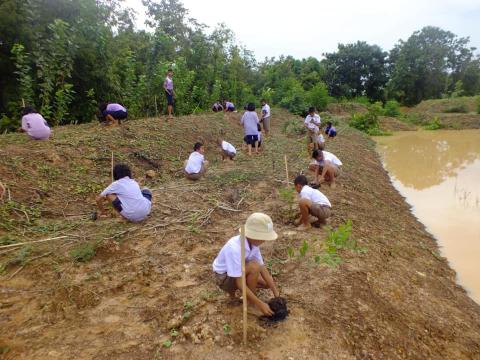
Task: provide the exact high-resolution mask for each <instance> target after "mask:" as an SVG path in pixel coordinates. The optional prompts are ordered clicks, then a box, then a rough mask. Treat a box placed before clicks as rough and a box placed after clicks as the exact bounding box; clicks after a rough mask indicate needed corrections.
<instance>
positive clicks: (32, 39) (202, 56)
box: [0, 0, 480, 132]
mask: <svg viewBox="0 0 480 360" xmlns="http://www.w3.org/2000/svg"><path fill="white" fill-rule="evenodd" d="M143 4H144V5H145V7H146V9H147V25H148V28H149V29H151V30H148V31H146V30H139V29H137V28H136V27H135V25H134V24H135V14H134V11H133V10H132V9H128V8H127V9H126V8H125V7H124V6H123V4H122V2H121V0H120V1H119V0H76V1H72V0H3V1H2V2H1V3H0V18H1V19H2V21H1V22H0V131H1V132H5V131H13V130H15V129H16V128H18V126H19V124H20V108H21V106H22V102H23V101H24V102H25V103H27V104H31V105H33V106H35V107H36V108H37V109H38V110H39V111H40V112H41V113H42V114H43V116H44V117H45V118H46V119H47V120H48V121H49V123H50V124H51V125H61V124H71V123H84V122H89V121H92V120H94V119H95V113H96V109H97V106H98V103H99V102H103V101H107V102H120V103H122V104H124V105H125V106H126V107H127V108H128V111H129V117H130V118H138V117H148V116H156V115H159V114H162V113H163V112H164V111H165V105H166V104H165V99H164V95H163V81H164V79H165V73H166V70H167V69H168V68H172V69H173V70H174V72H175V76H174V83H175V91H176V93H177V101H176V104H175V112H176V114H180V115H181V114H191V113H197V112H201V111H205V110H209V109H210V107H211V105H212V103H213V102H214V101H216V100H223V99H229V100H231V101H232V102H234V103H235V104H236V105H237V106H238V107H240V108H242V107H243V105H244V104H246V103H247V102H255V103H257V104H258V102H259V100H260V98H265V99H267V100H268V101H269V102H270V103H271V104H273V105H277V106H281V107H285V108H287V109H288V110H290V111H291V112H293V113H296V114H303V113H304V112H305V110H306V109H307V108H308V107H309V106H315V107H317V109H319V110H320V111H321V110H324V109H325V108H326V106H327V105H328V103H330V102H348V101H354V102H360V103H365V104H368V103H371V102H379V101H380V102H382V103H383V104H385V103H388V108H396V107H397V106H398V105H406V106H413V105H416V104H418V103H419V102H421V101H422V100H427V99H437V98H448V97H460V96H473V95H477V94H479V93H480V58H479V56H478V54H476V53H475V50H476V49H475V48H472V47H470V46H469V38H468V37H466V38H463V37H459V36H457V35H455V34H453V33H452V32H450V31H447V30H443V29H440V28H438V27H432V26H426V27H423V28H422V29H420V30H418V31H416V32H414V33H413V34H412V35H411V36H410V37H409V38H408V39H406V40H399V42H398V43H397V44H396V45H395V46H394V47H393V49H391V50H389V51H385V50H384V49H382V48H380V47H379V46H377V45H375V44H368V43H366V42H364V41H357V42H356V43H351V44H339V45H338V49H337V51H335V52H332V53H325V54H324V56H323V58H322V59H317V58H314V57H309V58H304V59H296V58H294V57H292V56H281V57H279V58H265V59H264V60H263V61H257V59H256V58H255V56H254V54H253V53H252V52H251V51H249V50H248V49H247V48H245V47H244V46H242V45H240V44H239V43H238V42H237V40H236V39H235V35H234V33H233V32H232V31H231V30H230V29H229V28H228V27H227V26H226V25H225V24H219V25H218V26H217V27H216V28H214V29H210V28H208V27H207V26H205V25H204V24H201V23H199V22H197V21H196V20H195V19H193V18H191V17H190V16H189V12H188V10H187V9H186V8H185V7H184V5H183V4H182V3H181V2H180V1H178V0H158V1H153V0H143Z"/></svg>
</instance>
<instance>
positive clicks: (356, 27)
mask: <svg viewBox="0 0 480 360" xmlns="http://www.w3.org/2000/svg"><path fill="white" fill-rule="evenodd" d="M125 1H126V4H127V5H128V6H129V7H132V8H134V9H135V10H136V11H137V13H138V14H137V18H138V19H137V23H138V26H139V27H140V28H144V25H143V23H144V21H145V14H144V8H143V6H142V4H141V0H125ZM182 2H183V4H184V5H185V7H186V8H187V9H188V10H189V11H190V13H189V15H190V17H193V18H195V19H197V20H198V21H199V22H201V23H204V24H206V25H208V26H209V27H210V30H211V29H213V28H214V27H215V25H216V24H218V23H220V22H224V23H225V24H226V25H227V26H228V27H229V28H230V29H232V30H233V32H234V33H235V35H236V37H237V40H238V42H240V43H241V44H243V45H245V47H246V48H247V49H249V50H252V51H253V52H254V54H255V57H256V58H257V60H260V61H261V60H263V59H264V58H265V57H271V56H276V57H278V56H279V55H282V54H284V55H293V56H294V57H296V58H303V57H308V56H314V57H317V58H321V57H322V53H325V52H333V51H335V50H336V48H337V44H338V43H344V44H346V43H352V42H356V41H357V40H363V41H366V42H368V43H369V44H377V45H379V46H380V47H382V48H383V49H384V50H390V49H391V48H392V47H393V45H394V44H396V43H397V41H398V40H399V39H403V40H406V39H407V38H408V37H409V36H410V35H411V34H412V33H413V32H414V31H416V30H420V29H421V28H422V27H424V26H427V25H433V26H438V27H441V28H442V29H444V30H449V31H451V32H453V33H454V34H456V35H459V36H462V37H463V36H470V41H471V42H470V45H471V46H474V47H476V48H477V49H480V0H403V1H398V0H396V1H389V0H364V1H359V0H330V1H322V0H317V1H315V0H293V1H280V0H237V1H228V0H183V1H182ZM479 52H480V51H479V50H477V53H479Z"/></svg>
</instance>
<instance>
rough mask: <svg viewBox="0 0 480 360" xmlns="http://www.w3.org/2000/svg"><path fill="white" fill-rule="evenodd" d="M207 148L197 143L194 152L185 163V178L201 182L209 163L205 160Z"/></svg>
mask: <svg viewBox="0 0 480 360" xmlns="http://www.w3.org/2000/svg"><path fill="white" fill-rule="evenodd" d="M204 154H205V148H204V147H203V144H202V143H199V142H197V143H195V145H194V146H193V152H192V153H191V154H190V156H189V157H188V160H186V161H185V170H184V173H185V177H186V178H187V179H189V180H199V179H200V178H201V177H202V176H203V175H205V173H206V171H207V166H208V161H207V160H205V156H204Z"/></svg>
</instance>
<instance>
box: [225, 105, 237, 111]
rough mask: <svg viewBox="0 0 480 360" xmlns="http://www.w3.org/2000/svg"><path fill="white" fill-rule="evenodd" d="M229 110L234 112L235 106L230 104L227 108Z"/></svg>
mask: <svg viewBox="0 0 480 360" xmlns="http://www.w3.org/2000/svg"><path fill="white" fill-rule="evenodd" d="M226 110H227V111H230V112H234V111H235V106H229V107H227V109H226Z"/></svg>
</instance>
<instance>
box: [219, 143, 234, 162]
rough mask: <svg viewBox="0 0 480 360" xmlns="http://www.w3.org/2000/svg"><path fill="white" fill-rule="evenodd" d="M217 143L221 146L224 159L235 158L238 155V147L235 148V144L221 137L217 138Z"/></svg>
mask: <svg viewBox="0 0 480 360" xmlns="http://www.w3.org/2000/svg"><path fill="white" fill-rule="evenodd" d="M217 145H218V146H219V147H220V152H221V154H222V161H225V160H226V159H229V160H234V158H235V156H236V155H237V149H235V146H233V145H232V144H230V143H229V142H226V141H225V140H223V139H221V138H218V139H217Z"/></svg>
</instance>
